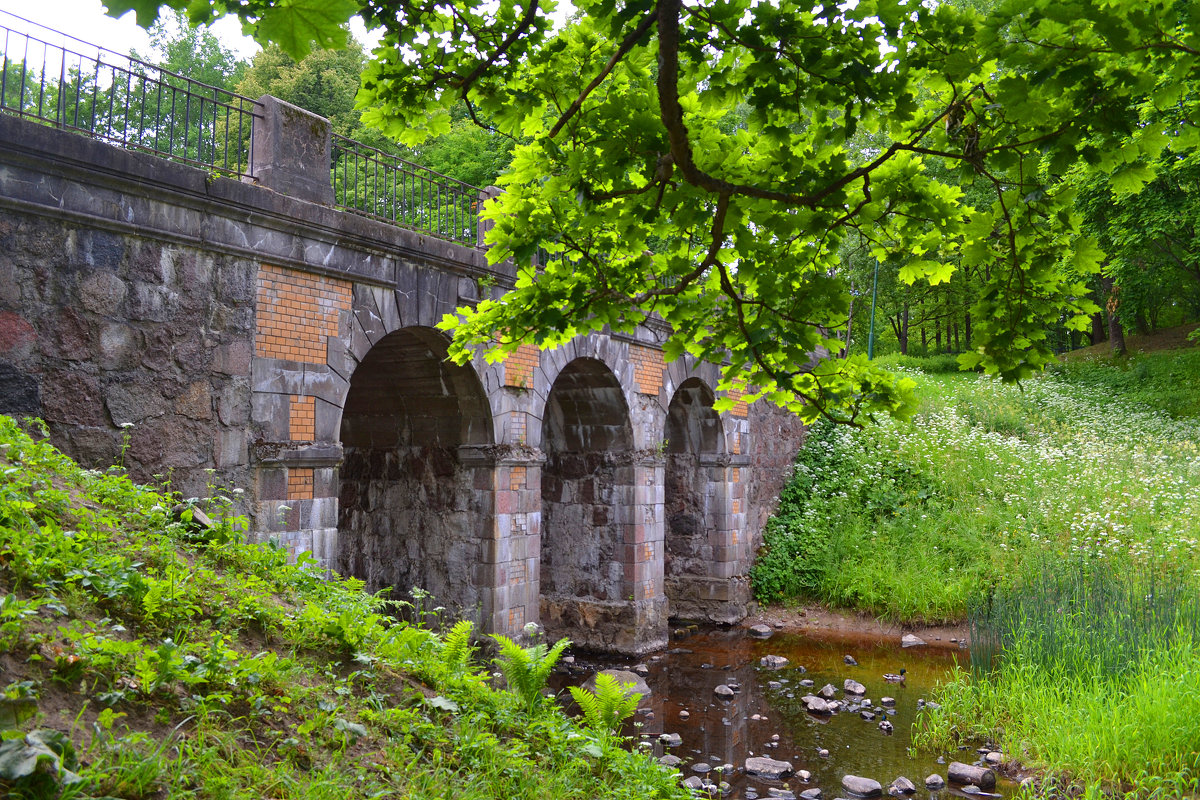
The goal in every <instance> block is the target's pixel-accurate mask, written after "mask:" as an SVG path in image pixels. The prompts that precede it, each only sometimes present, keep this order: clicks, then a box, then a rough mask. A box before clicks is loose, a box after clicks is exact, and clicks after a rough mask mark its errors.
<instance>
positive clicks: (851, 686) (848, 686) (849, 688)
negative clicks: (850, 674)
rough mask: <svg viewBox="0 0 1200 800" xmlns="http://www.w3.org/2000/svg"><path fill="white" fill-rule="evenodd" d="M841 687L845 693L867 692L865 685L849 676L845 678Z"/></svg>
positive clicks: (860, 693) (861, 693) (859, 693)
mask: <svg viewBox="0 0 1200 800" xmlns="http://www.w3.org/2000/svg"><path fill="white" fill-rule="evenodd" d="M842 688H844V689H845V690H846V694H858V695H863V694H866V693H867V687H865V686H863V685H862V684H861V683H859V682H858V681H856V680H852V679H851V678H846V682H845V683H843V684H842Z"/></svg>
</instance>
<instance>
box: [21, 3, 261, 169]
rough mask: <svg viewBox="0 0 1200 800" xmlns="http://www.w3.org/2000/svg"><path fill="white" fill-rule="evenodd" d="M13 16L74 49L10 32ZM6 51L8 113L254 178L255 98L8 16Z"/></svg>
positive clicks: (194, 164)
mask: <svg viewBox="0 0 1200 800" xmlns="http://www.w3.org/2000/svg"><path fill="white" fill-rule="evenodd" d="M10 17H11V18H12V19H14V20H19V21H20V22H22V23H26V24H28V25H33V26H36V27H37V28H41V29H43V30H46V31H50V32H51V33H53V34H55V36H56V37H59V36H61V37H63V40H64V41H69V42H71V45H70V46H67V45H63V44H54V43H52V42H49V41H46V40H43V39H39V38H36V37H34V36H32V35H30V34H28V33H24V32H21V31H18V30H16V29H14V28H11V27H8V25H6V24H4V23H6V22H7V21H8V18H10ZM0 48H2V50H3V52H2V54H0V55H2V60H3V73H0V111H3V112H5V113H9V114H15V115H17V116H20V117H24V118H26V119H31V120H36V121H38V122H41V123H44V124H46V125H51V126H54V127H56V128H66V129H70V130H74V131H78V132H81V133H85V134H87V135H89V136H93V137H95V138H98V139H103V140H104V141H107V142H111V143H112V144H116V145H119V146H121V147H125V148H129V149H133V150H144V151H147V152H150V153H154V154H155V155H159V156H163V157H165V158H169V159H172V160H175V161H182V162H185V163H187V164H191V165H193V166H198V167H202V168H204V169H208V170H211V171H213V172H217V173H221V174H224V175H230V176H234V177H245V176H249V175H250V174H251V165H250V137H251V132H252V131H253V128H254V118H255V116H256V113H257V109H258V104H257V103H256V102H255V101H254V100H251V99H250V98H248V97H242V96H241V95H238V94H234V93H233V92H230V91H227V90H225V89H221V88H219V87H216V86H209V85H208V84H204V83H200V82H199V81H195V80H192V79H191V78H188V77H185V76H183V75H178V74H176V73H174V72H171V71H169V70H166V69H163V68H162V67H158V66H155V65H153V64H148V63H146V62H144V61H139V60H137V59H135V58H130V57H129V56H125V55H121V54H120V53H116V52H113V51H111V50H106V49H105V48H103V47H97V46H95V45H89V44H87V43H86V42H83V41H80V40H78V39H75V38H74V37H70V36H66V35H65V34H60V33H58V32H57V31H53V30H52V29H50V28H45V27H44V26H42V25H38V24H37V23H35V22H31V21H29V20H26V19H24V18H23V17H18V16H16V15H14V14H10V13H8V12H4V17H0ZM72 48H75V49H72Z"/></svg>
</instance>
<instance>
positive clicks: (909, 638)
mask: <svg viewBox="0 0 1200 800" xmlns="http://www.w3.org/2000/svg"><path fill="white" fill-rule="evenodd" d="M923 644H925V640H924V639H922V638H921V637H920V636H916V635H915V634H911V633H906V634H904V636H902V637H901V638H900V646H901V647H920V646H921V645H923Z"/></svg>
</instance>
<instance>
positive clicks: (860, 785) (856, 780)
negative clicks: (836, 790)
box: [842, 775, 883, 797]
mask: <svg viewBox="0 0 1200 800" xmlns="http://www.w3.org/2000/svg"><path fill="white" fill-rule="evenodd" d="M842 788H843V789H845V790H846V791H847V792H852V793H853V794H856V795H858V796H860V797H879V796H880V795H881V794H883V787H882V786H880V785H879V781H873V780H871V779H870V778H860V777H859V776H858V775H847V776H845V777H844V778H842Z"/></svg>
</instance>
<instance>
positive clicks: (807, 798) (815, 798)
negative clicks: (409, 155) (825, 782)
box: [800, 786, 821, 800]
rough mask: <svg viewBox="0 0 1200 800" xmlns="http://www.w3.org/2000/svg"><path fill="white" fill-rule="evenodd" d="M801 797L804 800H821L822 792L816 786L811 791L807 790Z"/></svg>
mask: <svg viewBox="0 0 1200 800" xmlns="http://www.w3.org/2000/svg"><path fill="white" fill-rule="evenodd" d="M800 797H802V798H803V799H804V800H821V790H820V789H819V788H817V787H815V786H814V787H813V788H811V789H805V790H804V791H803V792H801V793H800Z"/></svg>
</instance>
